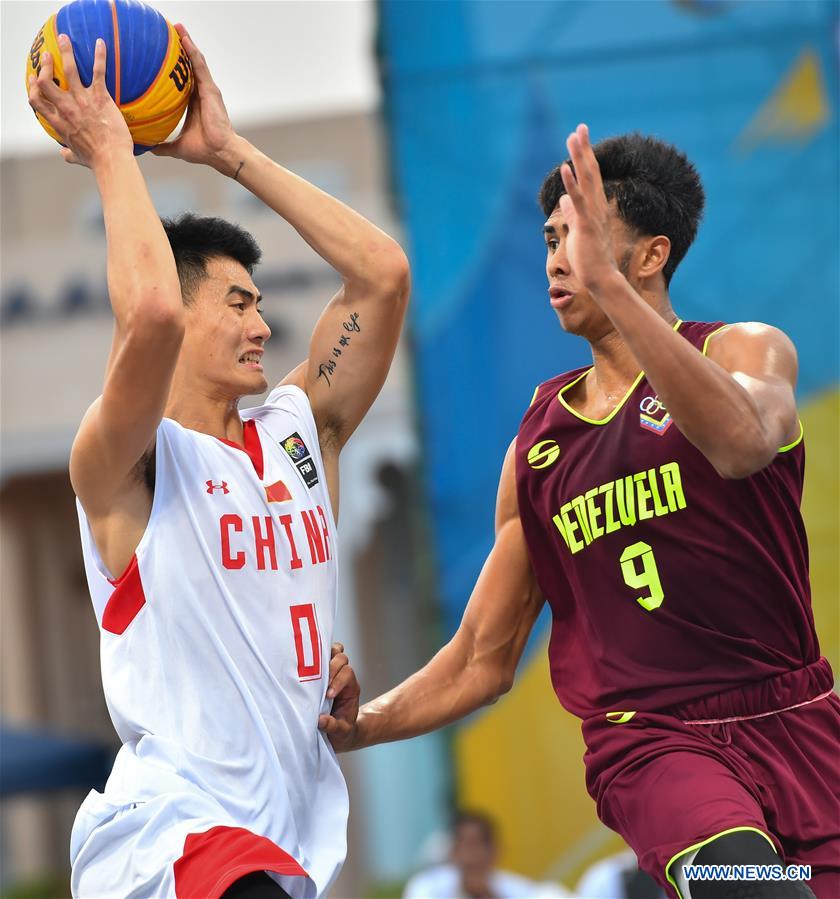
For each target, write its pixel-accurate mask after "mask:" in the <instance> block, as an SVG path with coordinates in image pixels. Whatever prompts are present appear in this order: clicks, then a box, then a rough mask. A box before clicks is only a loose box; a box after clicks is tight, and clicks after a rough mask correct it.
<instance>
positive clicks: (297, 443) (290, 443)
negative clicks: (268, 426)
mask: <svg viewBox="0 0 840 899" xmlns="http://www.w3.org/2000/svg"><path fill="white" fill-rule="evenodd" d="M283 449H284V450H286V452H287V453H288V454H289V455H290V456H291V457H292V459H294V461H295V462H297V461H298V460H299V459H303V458H304V457H305V456H308V455H309V450H307V448H306V444H305V443H304V442H303V441H302V440H301V439H300V437H299V436H298V435H297V434H292V436H291V437H287V438H286V439H285V440H284V441H283Z"/></svg>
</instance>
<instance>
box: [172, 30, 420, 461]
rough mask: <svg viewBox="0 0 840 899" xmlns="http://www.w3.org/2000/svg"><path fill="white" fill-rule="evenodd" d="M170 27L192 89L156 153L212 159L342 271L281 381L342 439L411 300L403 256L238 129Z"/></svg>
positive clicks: (378, 376) (333, 441) (330, 442)
mask: <svg viewBox="0 0 840 899" xmlns="http://www.w3.org/2000/svg"><path fill="white" fill-rule="evenodd" d="M176 27H177V29H178V33H179V34H180V35H181V40H182V41H183V45H184V47H185V49H186V51H187V52H188V53H189V56H190V60H191V62H192V66H193V73H194V75H195V89H194V92H193V97H192V100H191V103H190V109H189V112H188V115H187V120H186V122H185V125H184V130H183V131H182V133H181V136H180V137H179V138H178V139H177V140H176V141H173V142H172V143H171V144H165V145H163V146H161V147H159V148H158V149H157V150H156V152H157V154H158V155H168V156H176V157H178V158H181V159H185V160H187V161H189V162H197V163H203V164H206V165H211V166H212V167H213V168H215V169H216V170H217V171H219V172H221V173H223V174H225V175H228V176H229V177H231V178H234V179H235V180H237V181H239V183H240V184H242V185H243V186H244V187H246V188H247V189H248V190H250V191H251V192H252V193H253V194H254V195H255V196H257V197H259V199H260V200H262V201H263V202H264V203H265V204H266V205H268V206H270V207H271V208H272V209H273V210H274V211H275V212H277V213H278V214H279V215H281V216H282V217H283V218H284V219H286V221H288V222H289V223H290V224H291V225H292V226H293V227H294V228H295V229H296V230H297V232H298V233H299V234H300V236H301V237H302V238H303V239H304V240H305V241H306V242H307V243H308V244H309V245H310V246H311V247H312V248H313V249H314V250H315V252H317V253H318V254H319V255H320V256H321V257H322V258H323V259H324V260H325V261H326V262H328V263H329V264H330V265H331V266H332V267H333V268H334V269H336V271H337V272H338V273H339V274H340V275H341V277H342V279H343V282H344V284H343V286H342V288H341V290H339V292H338V294H336V296H335V297H333V299H332V300H331V301H330V303H329V304H328V305H327V307H326V309H325V310H324V312H323V314H322V315H321V317H320V319H319V321H318V323H317V325H316V327H315V331H314V333H313V335H312V342H311V345H310V353H309V358H308V360H307V361H306V363H305V364H303V365H301V366H299V367H298V368H296V369H295V370H294V371H293V372H292V373H291V374H290V375H289V377H288V378H287V379H286V381H285V382H284V383H294V384H297V385H298V386H300V387H302V388H303V389H304V390H305V391H306V393H307V394H308V396H309V400H310V402H311V404H312V409H313V413H314V415H315V420H316V422H317V424H318V431H319V435H320V438H321V444H322V448H325V444H326V448H327V449H331V448H333V447H334V448H335V449H340V447H341V446H342V445H343V444H344V443H345V442H346V440H347V438H348V437H349V436H350V435H351V434H352V433H353V431H354V430H355V428H356V426H357V425H358V424H359V422H360V421H361V419H362V418H363V416H364V414H365V413H366V412H367V410H368V409H369V408H370V405H371V403H372V402H373V400H374V399H375V398H376V396H377V394H378V393H379V390H380V389H381V387H382V384H383V383H384V381H385V376H386V375H387V373H388V369H389V367H390V365H391V360H392V358H393V355H394V352H395V350H396V346H397V340H398V338H399V334H400V329H401V327H402V322H403V318H404V316H405V310H406V305H407V302H408V293H409V270H408V261H407V259H406V257H405V254H404V253H403V251H402V249H401V248H400V246H399V245H398V244H397V243H396V242H395V241H394V240H393V239H392V238H390V237H388V235H387V234H384V233H383V232H382V231H380V230H379V228H377V227H376V226H374V225H372V224H371V223H370V222H368V221H367V220H366V219H365V218H363V217H362V216H361V215H359V214H358V213H356V212H354V211H353V210H352V209H349V208H348V207H347V206H345V205H344V204H343V203H341V202H340V201H339V200H336V199H335V198H334V197H331V196H330V195H329V194H326V193H324V192H323V191H321V190H319V189H318V188H317V187H315V186H314V185H312V184H309V183H308V182H307V181H305V180H304V179H303V178H299V177H298V176H297V175H294V174H293V173H292V172H289V171H288V170H286V169H285V168H283V167H282V166H281V165H278V164H277V163H276V162H273V161H272V160H271V159H269V158H268V157H267V156H265V155H264V154H263V153H261V152H260V151H259V150H257V149H256V148H255V147H253V146H252V145H251V144H250V143H248V141H246V140H245V139H244V138H242V137H240V136H239V135H238V134H236V132H235V131H234V130H233V128H232V127H231V124H230V120H229V118H228V115H227V111H226V110H225V106H224V102H223V100H222V95H221V92H220V91H219V88H218V87H217V86H216V84H215V82H214V81H213V79H212V77H211V75H210V71H209V69H208V67H207V62H206V60H205V59H204V56H203V54H202V53H201V51H200V50H199V49H198V47H196V45H195V43H194V42H193V40H192V39H191V37H190V35H189V34H188V33H187V31H186V30H185V29H184V27H183V26H182V25H178V26H176Z"/></svg>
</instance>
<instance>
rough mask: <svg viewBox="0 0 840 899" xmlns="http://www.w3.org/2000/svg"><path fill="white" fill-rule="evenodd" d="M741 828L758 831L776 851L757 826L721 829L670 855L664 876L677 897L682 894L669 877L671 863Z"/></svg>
mask: <svg viewBox="0 0 840 899" xmlns="http://www.w3.org/2000/svg"><path fill="white" fill-rule="evenodd" d="M742 830H752V831H754V832H755V833H760V834H761V836H763V837H764V839H765V840H767V842H768V843H769V844H770V848H771V849H772V850H773V852H776V853H778V849H777V848H776V844H775V843H774V842H773V840H771V839H770V837H769V836H768V835H767V834H766V833H765V832H764V831H763V830H759V829H758V828H757V827H730V828H729V830H722V831H721V832H720V833H716V834H714V835H713V836H711V837H709V838H708V839H707V840H701V841H700V842H699V843H695V844H694V845H693V846H689V847H688V848H687V849H683V850H681V851H680V852H678V853H677V854H676V855H672V856H671V859H670V861H669V862H668V864H667V865H665V878H666V879H667V881H668V883H670V884H671V886H672V887H673V888H674V892H675V893H676V894H677V896H679V899H683V894H682V893H681V892H680V888H679V887H678V886H677V884H676V881H675V880H674V878H673V877H671V865H673V864H674V862H675V861H676V860H677V859H678V858H681V857H682V856H683V855H686V853H688V852H694V851H695V850H697V851H698V852H699V851H700V850H701V849H702V848H703V847H704V846H708V845H709V843H711V842H713V841H714V840H716V839H718V838H719V837H725V836H726V835H727V834H730V833H738V832H739V831H742Z"/></svg>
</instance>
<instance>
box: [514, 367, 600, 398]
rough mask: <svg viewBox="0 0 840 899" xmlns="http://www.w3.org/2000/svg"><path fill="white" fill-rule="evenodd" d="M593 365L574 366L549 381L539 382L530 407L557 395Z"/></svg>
mask: <svg viewBox="0 0 840 899" xmlns="http://www.w3.org/2000/svg"><path fill="white" fill-rule="evenodd" d="M591 367H592V366H591V365H584V366H581V367H580V368H573V369H571V370H570V371H564V372H563V374H560V375H555V376H554V377H553V378H549V379H548V380H547V381H543V382H542V384H538V385H537V386H536V388H535V389H534V393H533V396H532V397H531V402H530V404H529V408H533V407H534V406H536V405H537V404H538V403H542V402H545V400H546V399H551V398H553V397H555V396H557V392H558V391H559V390H562V389H563V388H564V387H565V386H566V385H567V384H571V382H572V381H574V379H575V378H579V377H580V376H581V375H582V374H583V373H584V372H586V371H587V370H588V369H590V368H591Z"/></svg>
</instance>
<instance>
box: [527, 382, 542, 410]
mask: <svg viewBox="0 0 840 899" xmlns="http://www.w3.org/2000/svg"><path fill="white" fill-rule="evenodd" d="M541 386H542V385H541V384H537V386H536V387H535V388H534V395H533V396H532V397H531V402H530V403H528V405H529V406H533V405H534V400H535V399H536V398H537V394H538V393H539V392H540V387H541Z"/></svg>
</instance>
